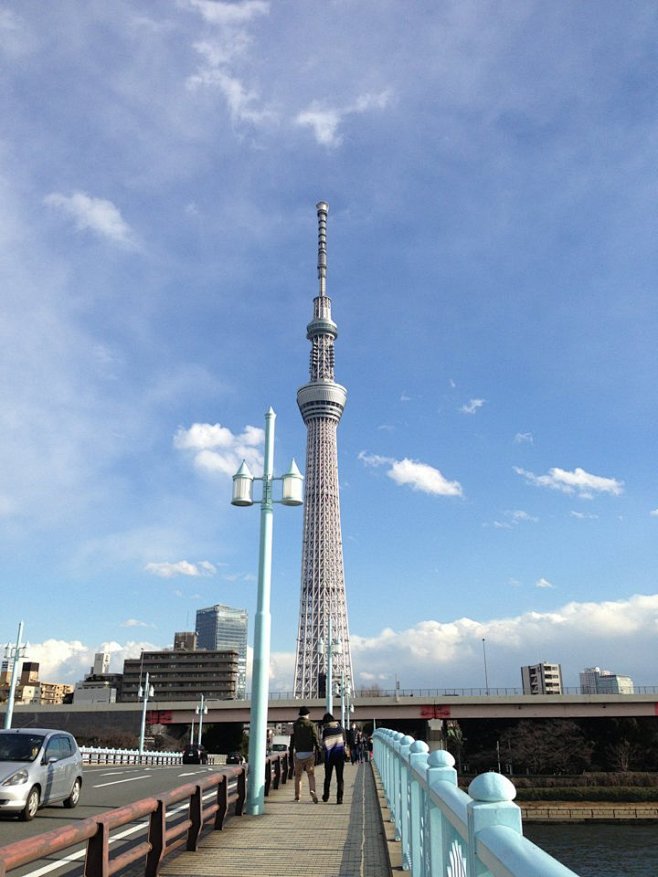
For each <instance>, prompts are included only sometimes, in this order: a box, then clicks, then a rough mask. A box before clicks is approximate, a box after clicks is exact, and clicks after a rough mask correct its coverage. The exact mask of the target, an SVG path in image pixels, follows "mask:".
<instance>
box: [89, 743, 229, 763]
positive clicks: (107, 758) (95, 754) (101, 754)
mask: <svg viewBox="0 0 658 877" xmlns="http://www.w3.org/2000/svg"><path fill="white" fill-rule="evenodd" d="M79 748H80V752H81V754H82V763H83V764H144V765H155V766H158V765H160V766H167V765H176V764H182V763H183V753H182V752H143V753H142V754H141V755H140V753H139V749H104V748H102V747H100V746H80V747H79ZM207 763H208V764H210V765H213V764H223V762H222V760H221V758H220V756H219V755H208V762H207Z"/></svg>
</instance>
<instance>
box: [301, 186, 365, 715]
mask: <svg viewBox="0 0 658 877" xmlns="http://www.w3.org/2000/svg"><path fill="white" fill-rule="evenodd" d="M316 209H317V213H318V226H319V234H318V279H319V281H320V292H319V295H317V296H316V297H315V298H314V299H313V317H312V319H311V322H310V323H309V324H308V325H307V327H306V337H307V339H308V340H309V341H310V342H311V356H310V362H309V381H308V383H306V384H304V385H303V386H302V387H300V388H299V390H298V391H297V405H298V406H299V411H300V413H301V415H302V418H303V420H304V423H305V424H306V478H305V480H304V537H303V540H302V574H301V593H300V601H299V627H298V636H297V654H296V657H295V697H299V698H317V697H324V696H325V694H329V695H330V694H331V691H329V692H327V690H326V688H327V685H328V684H329V681H330V680H331V678H332V674H333V678H334V679H341V682H344V684H345V685H349V686H350V687H351V688H352V689H354V676H353V673H352V656H351V651H350V634H349V627H348V623H347V601H346V597H345V571H344V568H343V540H342V535H341V526H340V498H339V483H338V449H337V438H336V433H337V429H338V424H339V422H340V419H341V416H342V414H343V409H344V408H345V402H346V401H347V390H346V388H345V387H343V386H342V384H337V383H336V381H335V380H334V341H335V340H336V338H337V337H338V327H337V326H336V324H335V323H334V321H333V320H332V319H331V299H330V298H329V296H328V295H327V294H326V289H325V285H326V279H327V213H328V212H329V205H328V204H327V203H326V202H325V201H320V202H319V203H318V204H316ZM334 638H335V642H334ZM321 641H322V642H324V643H326V644H328V645H327V649H326V650H325V653H324V654H321V653H320V650H319V649H318V643H320V642H321ZM339 642H340V647H338V643H339ZM334 647H335V648H334ZM327 661H329V662H332V663H331V665H328V664H327ZM327 709H328V711H329V712H331V710H329V708H328V707H327Z"/></svg>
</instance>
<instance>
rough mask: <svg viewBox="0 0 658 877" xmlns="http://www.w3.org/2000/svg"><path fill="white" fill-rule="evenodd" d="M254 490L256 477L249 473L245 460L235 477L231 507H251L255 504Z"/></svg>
mask: <svg viewBox="0 0 658 877" xmlns="http://www.w3.org/2000/svg"><path fill="white" fill-rule="evenodd" d="M253 488H254V476H253V475H252V474H251V472H250V471H249V467H248V466H247V463H246V461H245V460H243V461H242V464H241V466H240V468H239V469H238V471H237V472H236V473H235V475H234V476H233V496H232V498H231V505H237V506H250V505H253V504H254V500H253V497H252V493H253Z"/></svg>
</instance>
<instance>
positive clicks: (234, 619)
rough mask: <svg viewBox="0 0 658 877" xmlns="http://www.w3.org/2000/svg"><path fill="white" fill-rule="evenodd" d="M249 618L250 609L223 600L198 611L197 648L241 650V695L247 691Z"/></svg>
mask: <svg viewBox="0 0 658 877" xmlns="http://www.w3.org/2000/svg"><path fill="white" fill-rule="evenodd" d="M247 622H248V615H247V610H246V609H232V608H231V607H230V606H223V605H222V604H221V603H218V604H216V605H215V606H209V607H208V608H207V609H199V610H197V613H196V635H197V649H208V651H227V650H229V649H232V650H234V651H236V652H237V653H238V687H237V693H236V696H237V697H238V698H239V699H242V698H245V697H246V695H247Z"/></svg>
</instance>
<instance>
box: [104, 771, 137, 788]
mask: <svg viewBox="0 0 658 877" xmlns="http://www.w3.org/2000/svg"><path fill="white" fill-rule="evenodd" d="M150 779H151V775H150V774H148V773H147V774H144V776H141V777H128V778H127V779H125V780H113V781H112V782H111V783H97V784H96V785H95V786H94V789H102V788H103V787H104V786H118V785H119V783H134V782H135V780H150Z"/></svg>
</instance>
